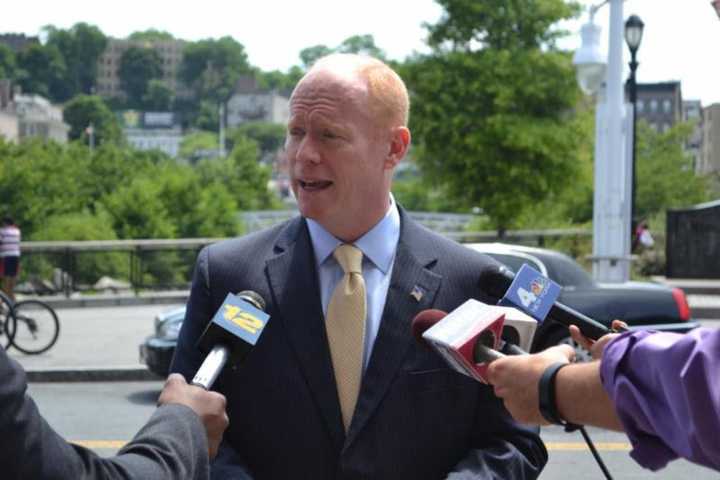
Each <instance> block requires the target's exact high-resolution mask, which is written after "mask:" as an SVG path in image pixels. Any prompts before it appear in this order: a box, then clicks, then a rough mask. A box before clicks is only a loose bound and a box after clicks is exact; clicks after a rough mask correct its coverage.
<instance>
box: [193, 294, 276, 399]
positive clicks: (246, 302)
mask: <svg viewBox="0 0 720 480" xmlns="http://www.w3.org/2000/svg"><path fill="white" fill-rule="evenodd" d="M263 310H265V300H263V298H262V297H261V296H260V295H259V294H258V293H256V292H253V291H251V290H244V291H242V292H240V293H238V294H237V295H233V294H232V293H228V295H227V297H225V301H224V302H223V304H222V305H221V306H220V308H219V309H218V311H217V312H215V315H214V316H213V318H212V321H211V322H210V323H208V325H207V327H205V331H204V332H203V334H202V335H201V336H200V338H199V339H198V341H197V343H196V344H195V347H196V348H197V349H198V350H200V351H201V352H203V353H205V354H207V356H206V357H205V360H204V361H203V363H202V365H200V368H199V369H198V371H197V373H196V374H195V377H194V378H193V379H192V382H191V383H192V384H193V385H197V386H199V387H202V388H204V389H205V390H209V389H210V387H212V385H213V383H215V380H216V379H217V377H218V375H220V372H221V371H222V369H223V368H224V367H225V364H226V363H228V361H229V362H230V363H231V364H233V365H236V364H238V363H240V362H242V361H243V360H244V359H245V357H246V356H247V354H248V353H249V352H250V350H252V348H253V347H254V346H255V344H256V343H257V341H258V339H259V338H260V335H261V334H262V332H263V329H264V328H265V325H267V322H268V320H269V319H270V316H269V315H268V314H266V313H265V312H264V311H263Z"/></svg>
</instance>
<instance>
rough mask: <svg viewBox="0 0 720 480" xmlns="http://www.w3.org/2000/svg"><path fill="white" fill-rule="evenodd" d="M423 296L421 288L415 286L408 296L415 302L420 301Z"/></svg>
mask: <svg viewBox="0 0 720 480" xmlns="http://www.w3.org/2000/svg"><path fill="white" fill-rule="evenodd" d="M423 295H425V292H423V289H422V287H419V286H417V285H415V286H414V287H413V289H412V291H411V292H410V296H411V297H413V298H414V299H415V301H416V302H419V301H420V300H422V298H423Z"/></svg>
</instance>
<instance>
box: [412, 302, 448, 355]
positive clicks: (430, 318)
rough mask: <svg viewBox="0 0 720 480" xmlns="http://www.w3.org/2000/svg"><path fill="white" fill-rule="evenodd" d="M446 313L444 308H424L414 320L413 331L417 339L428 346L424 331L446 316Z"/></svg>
mask: <svg viewBox="0 0 720 480" xmlns="http://www.w3.org/2000/svg"><path fill="white" fill-rule="evenodd" d="M446 315H447V312H443V311H442V310H438V309H435V308H433V309H428V310H423V311H422V312H420V313H418V314H417V315H415V318H413V320H412V333H413V336H414V337H415V340H416V341H417V342H418V343H420V344H422V345H424V346H428V345H427V342H426V341H425V339H424V338H423V333H425V331H426V330H427V329H428V328H430V327H432V326H433V325H435V324H436V323H437V322H439V321H440V320H442V319H443V318H445V316H446Z"/></svg>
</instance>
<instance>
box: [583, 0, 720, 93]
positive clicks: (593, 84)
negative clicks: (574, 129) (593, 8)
mask: <svg viewBox="0 0 720 480" xmlns="http://www.w3.org/2000/svg"><path fill="white" fill-rule="evenodd" d="M718 1H720V0H718ZM593 13H594V12H591V15H590V21H589V22H588V23H586V24H584V25H583V26H582V27H581V29H580V36H581V37H582V44H581V45H580V48H579V49H577V50H576V51H575V54H574V55H573V65H575V68H576V70H577V81H578V85H579V86H580V90H582V91H583V93H584V94H585V95H594V94H595V93H596V92H597V91H598V90H600V87H601V86H602V84H603V81H605V70H606V68H607V62H606V61H605V57H604V56H603V54H602V53H601V52H600V26H599V25H596V24H595V23H594V22H593V16H594V15H593Z"/></svg>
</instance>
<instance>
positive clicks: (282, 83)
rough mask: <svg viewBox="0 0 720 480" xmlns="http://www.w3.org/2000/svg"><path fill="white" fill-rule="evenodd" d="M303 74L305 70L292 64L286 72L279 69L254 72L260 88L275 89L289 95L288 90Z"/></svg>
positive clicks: (290, 90)
mask: <svg viewBox="0 0 720 480" xmlns="http://www.w3.org/2000/svg"><path fill="white" fill-rule="evenodd" d="M304 74H305V71H304V70H303V69H302V68H301V67H299V66H297V65H294V66H292V67H290V68H289V69H288V71H287V72H281V71H280V70H272V71H270V72H263V71H261V70H258V71H257V72H255V79H256V81H257V85H258V88H260V89H262V90H277V91H279V92H282V93H284V94H287V95H290V92H292V91H293V89H294V88H295V85H297V83H298V82H299V81H300V79H301V78H302V76H303V75H304Z"/></svg>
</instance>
